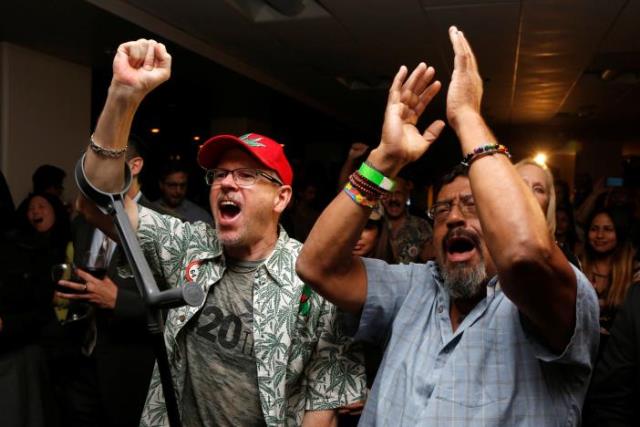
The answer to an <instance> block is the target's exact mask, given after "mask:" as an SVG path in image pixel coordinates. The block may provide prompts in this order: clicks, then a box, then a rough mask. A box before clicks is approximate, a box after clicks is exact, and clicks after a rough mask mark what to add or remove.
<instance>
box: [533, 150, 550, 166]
mask: <svg viewBox="0 0 640 427" xmlns="http://www.w3.org/2000/svg"><path fill="white" fill-rule="evenodd" d="M533 161H534V162H536V163H537V164H539V165H540V166H545V165H546V164H547V155H546V154H544V153H542V152H540V153H538V154H536V155H535V157H534V158H533Z"/></svg>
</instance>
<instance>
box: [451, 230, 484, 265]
mask: <svg viewBox="0 0 640 427" xmlns="http://www.w3.org/2000/svg"><path fill="white" fill-rule="evenodd" d="M444 244H445V252H446V254H447V259H448V260H449V261H453V262H462V261H468V260H469V259H470V258H471V257H472V256H473V255H474V253H475V251H476V248H477V244H476V241H475V240H474V239H473V238H472V237H470V236H467V235H464V234H457V235H455V236H451V237H449V238H448V239H445V242H444Z"/></svg>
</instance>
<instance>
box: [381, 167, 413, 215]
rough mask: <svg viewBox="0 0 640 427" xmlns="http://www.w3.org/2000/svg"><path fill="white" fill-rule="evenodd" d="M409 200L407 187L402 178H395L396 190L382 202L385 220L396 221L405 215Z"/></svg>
mask: <svg viewBox="0 0 640 427" xmlns="http://www.w3.org/2000/svg"><path fill="white" fill-rule="evenodd" d="M408 199H409V186H408V184H407V182H406V181H405V180H404V179H402V178H399V177H398V178H396V189H395V190H394V192H393V193H391V197H389V198H388V199H385V200H384V201H383V202H382V205H383V206H384V212H385V215H386V216H387V218H390V219H397V218H400V217H401V216H403V215H404V214H405V210H406V208H407V200H408Z"/></svg>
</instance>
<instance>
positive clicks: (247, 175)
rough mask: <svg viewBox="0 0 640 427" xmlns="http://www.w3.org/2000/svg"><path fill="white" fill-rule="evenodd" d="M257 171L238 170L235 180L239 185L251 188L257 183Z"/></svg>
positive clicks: (234, 173)
mask: <svg viewBox="0 0 640 427" xmlns="http://www.w3.org/2000/svg"><path fill="white" fill-rule="evenodd" d="M256 175H257V171H256V170H255V169H236V170H234V171H233V178H234V179H235V180H236V183H237V184H238V185H243V186H249V185H253V184H255V182H256Z"/></svg>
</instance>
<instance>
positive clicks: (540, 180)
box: [518, 165, 549, 214]
mask: <svg viewBox="0 0 640 427" xmlns="http://www.w3.org/2000/svg"><path fill="white" fill-rule="evenodd" d="M518 173H519V174H520V176H521V177H522V179H523V180H524V182H526V183H527V186H528V187H529V188H530V189H531V191H532V192H533V195H534V196H535V197H536V200H538V203H539V204H540V207H542V211H543V212H544V213H545V214H546V213H547V209H548V208H549V187H548V186H547V181H546V176H545V173H544V171H543V170H542V169H541V168H539V167H538V166H534V165H522V166H519V167H518Z"/></svg>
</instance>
